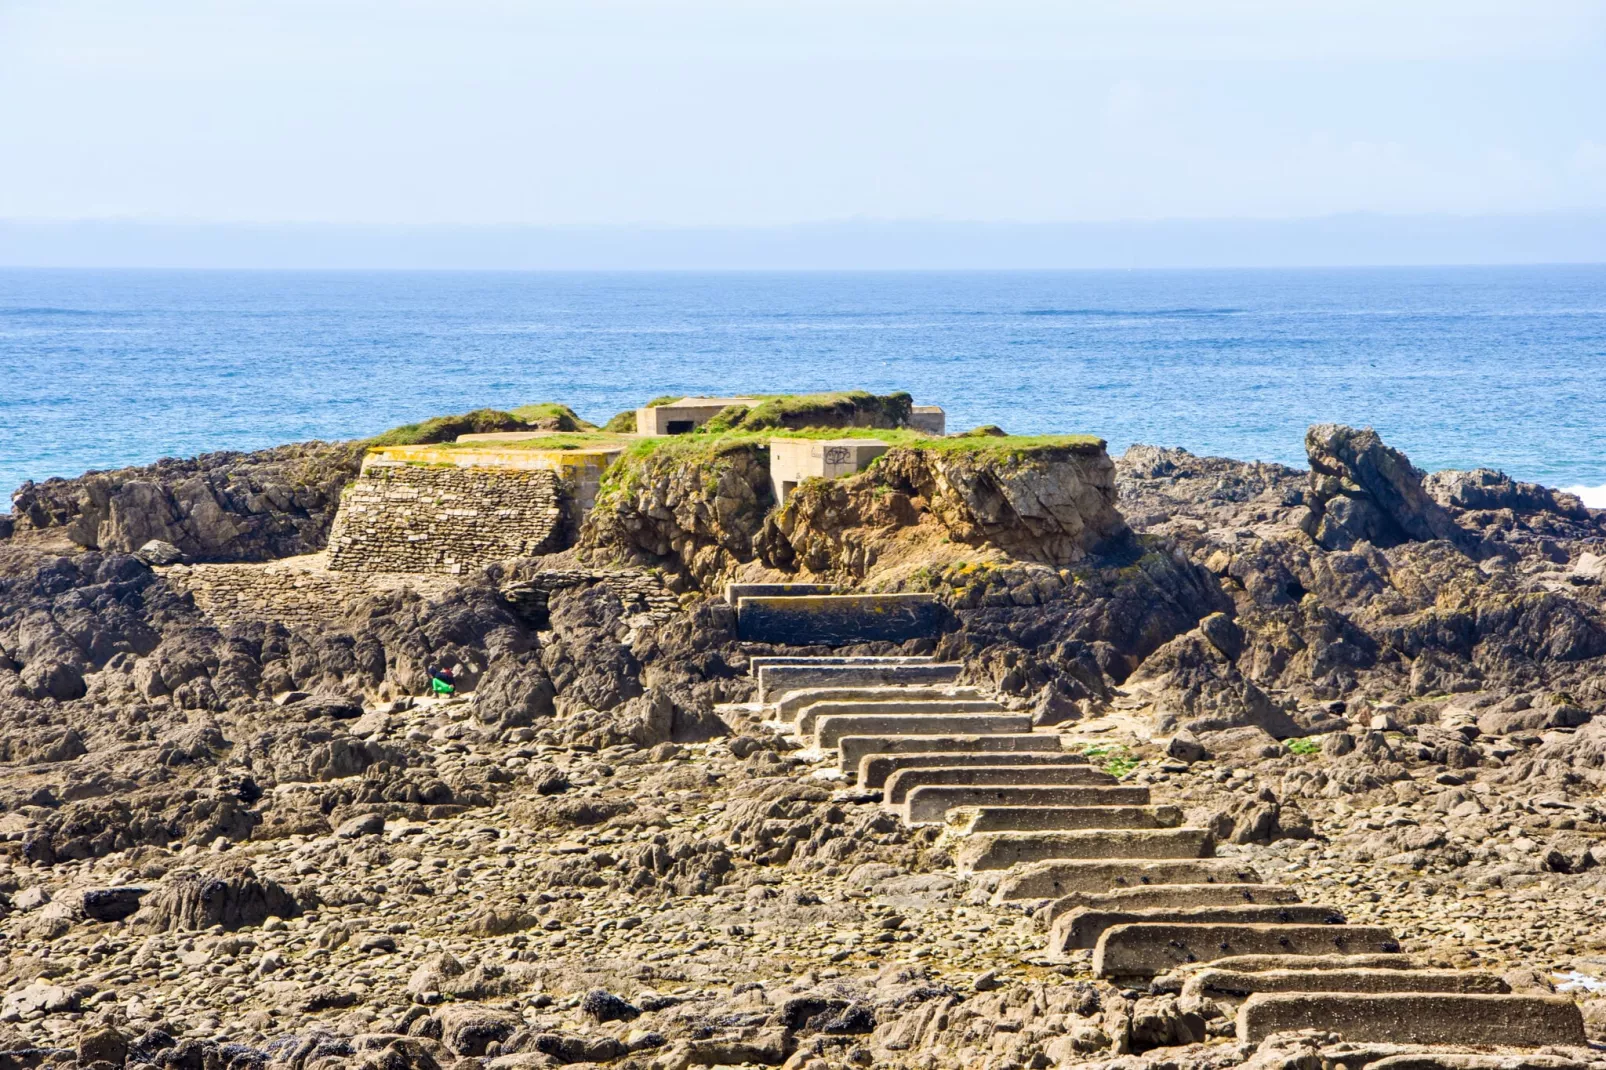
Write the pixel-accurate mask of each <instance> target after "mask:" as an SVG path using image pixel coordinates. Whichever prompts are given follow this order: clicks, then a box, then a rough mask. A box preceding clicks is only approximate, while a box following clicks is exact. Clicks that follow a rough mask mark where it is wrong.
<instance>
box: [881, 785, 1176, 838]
mask: <svg viewBox="0 0 1606 1070" xmlns="http://www.w3.org/2000/svg"><path fill="white" fill-rule="evenodd" d="M947 790H949V789H947V788H916V789H915V791H914V792H913V793H912V794H911V795H910V796H909V814H910V823H911V824H913V823H914V822H915V821H916V820H917V818H916V813H915V810H916V807H917V806H918V805H919V804H920V803H921V802H922V801H923V799H922V796H924V794H925V793H926V792H928V791H930V792H937V791H947ZM992 790H994V791H1003V792H1005V793H1006V794H1007V795H1008V796H1009V797H1007V798H1006V799H1005V805H1002V806H993V805H985V806H969V805H965V806H961V807H959V808H958V809H953V808H950V809H949V810H948V827H949V828H950V829H951V830H953V832H954V833H955V834H957V835H960V836H975V835H979V834H980V833H983V832H1063V831H1068V830H1071V829H1163V828H1176V827H1177V826H1178V825H1180V824H1182V811H1181V810H1178V809H1177V808H1176V807H1175V806H1146V805H1144V803H1146V802H1147V801H1148V794H1149V792H1148V789H1147V788H1049V789H1047V790H1049V791H1056V792H1058V791H1083V792H1087V793H1088V794H1092V793H1093V792H1099V793H1100V794H1099V797H1098V800H1097V801H1096V802H1095V803H1094V804H1093V805H1082V804H1081V803H1073V804H1070V805H1055V804H1039V803H1033V802H1024V801H1023V802H1022V803H1015V802H1013V801H1012V799H1013V797H1014V796H1015V795H1017V794H1019V793H1018V792H1015V791H1012V790H1011V789H1009V788H1002V789H999V788H994V789H992ZM1124 792H1134V793H1136V792H1142V795H1143V797H1142V799H1141V800H1140V799H1138V798H1134V797H1132V796H1126V795H1124V794H1116V793H1124ZM1105 793H1110V794H1105ZM1111 795H1114V797H1113V798H1112V797H1111ZM1125 803H1129V804H1131V805H1122V804H1125Z"/></svg>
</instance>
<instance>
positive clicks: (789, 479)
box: [770, 438, 891, 505]
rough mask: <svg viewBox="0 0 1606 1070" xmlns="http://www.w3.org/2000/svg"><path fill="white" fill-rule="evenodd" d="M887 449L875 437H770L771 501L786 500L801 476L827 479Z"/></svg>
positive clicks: (856, 469) (849, 472)
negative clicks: (772, 498) (773, 494)
mask: <svg viewBox="0 0 1606 1070" xmlns="http://www.w3.org/2000/svg"><path fill="white" fill-rule="evenodd" d="M889 449H891V447H890V446H888V445H887V444H886V443H885V442H882V441H881V440H880V439H876V438H832V439H816V438H772V439H770V486H771V489H772V490H773V491H774V492H775V503H776V504H777V505H784V504H786V499H788V498H790V497H791V496H792V492H793V491H795V490H796V489H797V485H798V484H799V483H801V482H803V481H804V480H805V479H815V478H822V479H830V478H833V477H835V476H850V475H853V474H854V473H855V472H862V471H864V469H865V468H866V467H867V466H868V465H869V464H870V462H871V461H873V460H875V459H876V458H877V457H879V456H881V455H882V454H883V453H885V452H887V450H889Z"/></svg>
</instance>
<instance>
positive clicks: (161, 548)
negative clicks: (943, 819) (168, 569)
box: [134, 539, 184, 565]
mask: <svg viewBox="0 0 1606 1070" xmlns="http://www.w3.org/2000/svg"><path fill="white" fill-rule="evenodd" d="M134 556H135V557H137V558H139V559H140V560H141V561H143V562H145V563H146V564H147V565H176V564H178V563H179V562H180V561H183V560H184V551H183V550H180V549H179V548H178V547H177V546H174V545H173V544H172V543H170V542H163V541H162V540H161V539H152V540H150V541H149V542H147V543H146V544H145V545H143V546H141V547H140V548H139V549H138V550H135V551H134Z"/></svg>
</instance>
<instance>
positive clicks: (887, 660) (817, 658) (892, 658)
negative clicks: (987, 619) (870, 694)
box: [747, 654, 937, 679]
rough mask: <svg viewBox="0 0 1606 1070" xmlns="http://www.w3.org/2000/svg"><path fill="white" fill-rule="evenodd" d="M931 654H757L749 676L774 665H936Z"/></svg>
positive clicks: (755, 677)
mask: <svg viewBox="0 0 1606 1070" xmlns="http://www.w3.org/2000/svg"><path fill="white" fill-rule="evenodd" d="M935 664H937V659H936V658H935V657H933V656H932V655H930V654H755V655H754V656H752V657H750V658H748V659H747V675H749V676H751V677H753V678H754V679H757V678H758V670H760V669H762V668H764V667H765V666H774V665H804V666H807V665H850V666H851V665H858V666H865V667H868V668H872V669H873V668H878V667H881V666H886V665H935Z"/></svg>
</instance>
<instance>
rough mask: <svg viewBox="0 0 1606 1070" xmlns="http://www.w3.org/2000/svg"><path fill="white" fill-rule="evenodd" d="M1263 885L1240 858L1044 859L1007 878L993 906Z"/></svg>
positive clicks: (1000, 883) (1022, 867) (1001, 882)
mask: <svg viewBox="0 0 1606 1070" xmlns="http://www.w3.org/2000/svg"><path fill="white" fill-rule="evenodd" d="M1216 883H1220V884H1259V883H1260V874H1258V873H1256V872H1255V870H1254V868H1253V867H1251V866H1249V865H1247V864H1245V863H1244V862H1242V861H1241V860H1239V859H1236V858H1189V859H1147V858H1117V859H1071V858H1056V859H1045V860H1043V861H1040V862H1035V863H1031V864H1028V865H1023V866H1021V868H1020V869H1018V870H1016V871H1015V872H1013V873H1009V874H1005V875H1004V877H1003V879H1002V880H1000V881H999V882H998V888H997V889H996V890H995V891H994V892H993V902H995V903H1007V902H1011V901H1013V900H1018V899H1058V898H1060V897H1061V896H1065V895H1071V894H1074V893H1078V892H1108V891H1112V890H1114V889H1120V888H1143V887H1150V886H1153V885H1161V884H1216Z"/></svg>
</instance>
